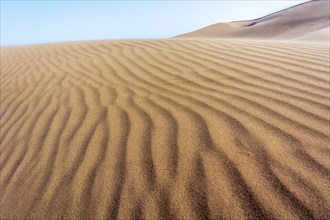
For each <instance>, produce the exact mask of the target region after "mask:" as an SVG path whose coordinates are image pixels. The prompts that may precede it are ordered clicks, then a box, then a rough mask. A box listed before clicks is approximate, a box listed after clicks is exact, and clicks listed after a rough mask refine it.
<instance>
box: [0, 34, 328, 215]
mask: <svg viewBox="0 0 330 220" xmlns="http://www.w3.org/2000/svg"><path fill="white" fill-rule="evenodd" d="M1 59H2V60H1V84H0V85H1V111H0V116H1V123H0V129H1V136H0V141H1V146H0V158H1V160H0V172H1V173H0V174H1V179H0V183H1V188H0V218H1V219H26V218H27V219H62V218H65V219H88V218H91V219H106V218H108V219H114V218H118V219H133V218H139V219H142V218H145V219H162V218H164V219H166V218H167V219H206V218H210V219H248V218H249V219H251V218H259V219H265V218H267V219H269V218H277V219H313V218H315V219H328V218H329V217H330V214H329V212H330V192H329V184H330V180H329V177H330V176H329V170H330V161H329V155H330V151H329V148H330V146H329V136H330V131H329V120H330V113H329V106H330V101H329V98H330V97H329V96H330V93H329V91H330V88H329V87H330V85H329V81H330V79H329V44H313V43H310V44H307V43H304V42H301V43H299V42H279V41H256V40H244V41H243V40H220V39H169V40H131V41H129V40H127V41H87V42H73V43H58V44H44V45H33V46H17V47H2V48H1Z"/></svg>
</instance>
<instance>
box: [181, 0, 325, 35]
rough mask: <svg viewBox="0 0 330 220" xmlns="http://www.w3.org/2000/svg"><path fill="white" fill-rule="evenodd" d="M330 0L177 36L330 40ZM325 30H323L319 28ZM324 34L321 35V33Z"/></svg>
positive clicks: (321, 0)
mask: <svg viewBox="0 0 330 220" xmlns="http://www.w3.org/2000/svg"><path fill="white" fill-rule="evenodd" d="M329 18H330V1H328V0H314V1H309V2H306V3H303V4H300V5H296V6H294V7H291V8H288V9H285V10H282V11H279V12H276V13H273V14H270V15H267V16H264V17H261V18H258V19H254V20H249V21H236V22H229V23H218V24H214V25H211V26H208V27H205V28H202V29H199V30H196V31H193V32H191V33H187V34H182V35H179V36H177V37H181V38H182V37H183V38H187V37H189V38H192V37H194V38H205V37H208V38H214V37H217V38H218V37H221V38H254V39H282V40H283V39H295V38H300V37H304V36H306V35H309V34H310V33H313V32H317V34H316V35H317V37H310V36H309V37H306V38H305V39H304V40H305V41H307V40H308V41H319V40H320V39H321V40H322V41H328V40H329V37H328V36H329V29H327V28H329V25H330V23H329ZM320 30H322V31H320ZM320 35H321V37H320Z"/></svg>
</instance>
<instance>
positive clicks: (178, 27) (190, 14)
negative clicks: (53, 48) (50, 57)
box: [1, 0, 306, 45]
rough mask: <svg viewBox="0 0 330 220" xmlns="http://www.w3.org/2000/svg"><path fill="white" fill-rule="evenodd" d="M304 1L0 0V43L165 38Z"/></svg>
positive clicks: (260, 14) (253, 16) (262, 14)
mask: <svg viewBox="0 0 330 220" xmlns="http://www.w3.org/2000/svg"><path fill="white" fill-rule="evenodd" d="M302 2H306V0H305V1H298V0H295V1H289V0H277V1H274V0H264V1H261V0H258V1H247V0H243V1H233V0H231V1H229V0H228V1H224V0H218V1H86V0H85V1H68V0H63V1H60V0H54V1H46V0H44V1H42V0H38V1H27V0H26V1H15V0H11V1H10V0H8V1H6V0H1V45H17V44H32V43H45V42H58V41H75V40H93V39H119V38H124V39H128V38H167V37H172V36H175V35H178V34H183V33H186V32H190V31H194V30H196V29H199V28H202V27H205V26H208V25H211V24H214V23H218V22H226V21H235V20H244V19H254V18H258V17H261V16H264V15H267V14H269V13H272V12H276V11H278V10H281V9H285V8H287V7H290V6H293V5H296V4H300V3H302Z"/></svg>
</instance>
